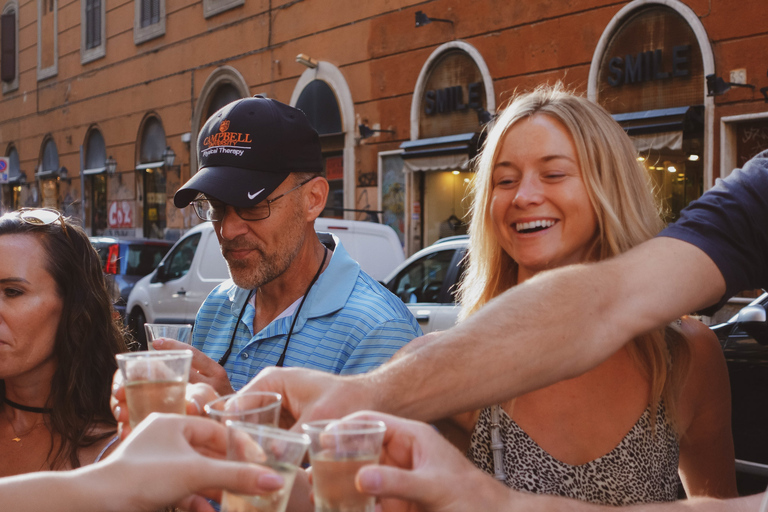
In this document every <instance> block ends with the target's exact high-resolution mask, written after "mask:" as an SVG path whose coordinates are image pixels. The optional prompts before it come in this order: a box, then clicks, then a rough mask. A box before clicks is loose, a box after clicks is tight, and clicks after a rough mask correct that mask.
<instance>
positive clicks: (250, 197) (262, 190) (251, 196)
mask: <svg viewBox="0 0 768 512" xmlns="http://www.w3.org/2000/svg"><path fill="white" fill-rule="evenodd" d="M262 192H264V189H261V190H259V191H258V192H254V193H253V194H251V193H250V192H248V193H247V194H248V199H250V200H253V199H255V198H256V196H257V195H259V194H261V193H262Z"/></svg>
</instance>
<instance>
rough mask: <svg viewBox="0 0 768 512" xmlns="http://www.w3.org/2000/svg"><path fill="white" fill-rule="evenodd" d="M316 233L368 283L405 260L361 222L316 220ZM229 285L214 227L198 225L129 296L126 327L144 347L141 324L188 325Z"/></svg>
mask: <svg viewBox="0 0 768 512" xmlns="http://www.w3.org/2000/svg"><path fill="white" fill-rule="evenodd" d="M315 230H316V231H319V232H330V233H333V234H334V235H336V236H337V237H339V240H340V241H341V243H342V245H343V246H344V248H345V249H346V250H347V252H348V253H349V254H350V256H352V258H354V259H356V260H357V261H358V262H359V263H360V267H361V268H362V269H363V270H365V271H366V272H367V273H368V274H369V275H370V276H371V277H373V278H374V279H377V280H383V279H384V278H385V277H386V276H387V275H388V274H389V273H390V272H391V271H392V270H393V269H394V268H395V267H397V266H398V265H399V264H400V263H402V262H403V261H404V260H405V255H404V253H403V248H402V246H401V245H400V241H399V239H398V238H397V234H396V233H395V231H394V230H393V229H392V228H390V227H389V226H384V225H382V224H374V223H372V222H364V221H349V220H338V219H326V218H319V219H317V221H316V222H315ZM226 279H229V271H228V269H227V264H226V262H225V261H224V257H223V256H222V255H221V249H220V248H219V241H218V240H217V239H216V233H214V231H213V224H211V223H210V222H204V223H202V224H199V225H197V226H195V227H193V228H192V229H190V230H189V231H187V232H186V233H184V235H183V236H182V237H181V238H180V239H179V241H178V242H176V244H175V245H174V246H173V247H172V248H171V250H170V251H168V254H166V255H165V257H164V258H163V260H162V261H161V262H160V265H159V266H158V267H157V268H156V269H155V270H154V271H152V273H150V274H149V275H147V276H145V277H143V278H142V279H140V280H139V281H138V282H137V283H136V285H135V286H134V287H133V290H132V291H131V294H130V295H129V296H128V302H127V305H126V324H127V326H128V328H129V329H130V330H131V332H132V333H133V334H134V336H136V338H137V339H138V341H139V342H140V343H141V344H142V345H144V344H146V341H145V337H144V324H145V323H146V322H149V323H172V324H179V323H181V324H192V323H194V321H195V315H197V310H198V309H200V305H201V304H202V303H203V301H204V300H205V298H206V297H207V296H208V294H209V293H210V292H211V290H213V289H214V288H215V287H216V285H218V284H219V283H221V282H222V281H224V280H226Z"/></svg>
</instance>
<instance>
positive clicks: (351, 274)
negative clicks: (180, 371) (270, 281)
mask: <svg viewBox="0 0 768 512" xmlns="http://www.w3.org/2000/svg"><path fill="white" fill-rule="evenodd" d="M334 241H335V242H336V248H335V250H334V251H333V255H332V256H331V261H330V263H329V264H328V267H327V268H326V269H325V271H324V272H323V273H322V274H320V277H319V278H318V280H317V282H316V283H315V285H314V286H313V287H312V289H311V290H310V292H309V295H308V296H307V299H306V301H305V302H304V306H303V307H302V308H301V311H300V312H299V318H298V319H297V320H296V326H295V327H294V329H293V334H292V335H291V340H290V343H289V345H288V350H287V352H286V355H285V362H284V366H286V367H290V366H293V367H303V368H313V369H316V370H322V371H326V372H331V373H337V374H355V373H365V372H367V371H369V370H372V369H374V368H376V367H378V366H379V365H381V364H382V363H384V362H386V361H387V360H389V359H390V358H391V357H392V355H393V354H394V353H395V352H397V351H398V350H399V349H400V347H402V346H403V345H405V344H406V343H408V342H409V341H410V340H412V339H413V338H416V337H418V336H421V334H422V333H421V328H420V327H419V324H418V323H417V322H416V319H415V318H414V317H413V315H411V313H410V312H409V311H408V308H406V307H405V305H404V304H403V302H402V301H401V300H400V299H399V298H397V297H396V296H395V295H393V294H392V293H390V292H389V290H387V289H386V288H384V287H383V286H382V285H381V284H380V283H379V282H377V281H376V280H374V279H373V278H372V277H370V276H369V275H368V274H366V273H365V272H363V271H362V270H360V265H359V264H358V263H357V262H356V261H355V260H353V259H352V258H351V257H350V256H349V254H348V253H347V251H346V250H344V248H343V247H342V245H341V243H340V242H339V241H338V238H336V237H334ZM248 295H249V290H244V289H242V288H238V287H237V286H236V285H235V284H234V283H233V282H232V280H231V279H229V280H227V281H224V282H223V283H221V284H220V285H219V286H217V287H216V288H214V289H213V291H212V292H211V293H210V295H208V298H206V299H205V302H203V305H202V306H201V307H200V310H199V311H198V313H197V318H196V320H195V328H194V332H193V335H192V345H193V346H194V347H195V348H197V349H199V350H201V351H202V352H204V353H205V354H206V355H207V356H208V357H210V358H211V359H213V360H214V361H218V360H219V359H220V358H221V356H223V355H224V353H225V352H226V351H227V348H228V347H229V342H230V339H231V338H232V333H233V330H234V329H235V323H236V322H237V317H238V316H239V315H240V311H241V310H242V308H243V306H244V305H245V302H246V299H247V297H248ZM255 314H256V310H255V309H254V307H253V305H252V304H247V305H245V312H244V313H243V318H242V320H241V321H240V323H239V324H238V325H237V333H236V335H235V341H234V344H233V347H232V353H231V354H230V355H229V358H228V360H227V362H226V363H225V365H224V368H225V369H226V370H227V374H228V375H229V380H230V382H231V383H232V387H233V388H234V390H235V391H238V390H240V389H241V388H242V387H243V386H245V385H246V384H247V383H248V382H249V381H250V380H251V379H253V378H254V377H255V376H256V375H257V374H258V373H259V372H260V371H261V370H262V369H263V368H266V367H268V366H274V365H276V364H277V362H278V360H279V359H280V355H281V354H282V352H283V348H284V347H285V342H286V339H287V336H288V331H289V330H290V328H291V322H292V321H293V317H294V315H295V314H296V313H295V312H294V313H293V314H291V315H289V316H285V317H283V318H278V319H276V320H274V321H273V322H272V323H270V324H269V325H268V326H266V327H265V328H264V329H262V330H261V331H260V332H258V333H254V332H253V318H254V316H255Z"/></svg>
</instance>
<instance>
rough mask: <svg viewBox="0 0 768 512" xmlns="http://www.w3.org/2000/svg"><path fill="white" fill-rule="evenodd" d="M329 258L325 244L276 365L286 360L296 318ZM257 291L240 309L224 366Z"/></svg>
mask: <svg viewBox="0 0 768 512" xmlns="http://www.w3.org/2000/svg"><path fill="white" fill-rule="evenodd" d="M326 259H328V250H327V249H326V248H325V246H323V261H322V262H321V263H320V268H318V269H317V272H315V277H313V278H312V281H311V282H310V283H309V286H307V291H305V292H304V296H303V297H302V298H301V302H300V303H299V307H298V308H297V309H296V313H295V314H294V315H293V321H292V322H291V328H290V329H289V330H288V338H287V339H286V340H285V347H283V353H282V354H281V355H280V359H278V360H277V364H276V365H275V366H283V363H284V362H285V354H286V353H287V352H288V343H290V342H291V335H293V328H294V327H295V326H296V320H298V318H299V313H300V312H301V308H302V306H304V301H305V300H307V295H309V291H310V290H311V289H312V286H313V285H314V284H315V282H316V281H317V280H318V278H319V277H320V274H321V273H322V272H323V267H324V266H325V260H326ZM254 293H255V290H251V291H250V292H248V297H247V298H246V299H245V304H243V308H242V309H241V310H240V315H238V317H237V322H236V323H235V328H234V330H233V331H232V337H231V338H230V340H229V347H228V348H227V351H226V352H225V353H224V355H223V356H221V359H219V364H220V365H221V366H224V365H225V364H226V362H227V359H229V355H230V354H231V353H232V347H233V346H234V345H235V336H236V335H237V328H238V326H239V325H240V321H241V320H242V319H243V314H244V313H245V308H246V307H248V301H249V300H251V295H253V294H254Z"/></svg>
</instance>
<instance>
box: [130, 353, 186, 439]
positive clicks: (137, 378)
mask: <svg viewBox="0 0 768 512" xmlns="http://www.w3.org/2000/svg"><path fill="white" fill-rule="evenodd" d="M116 357H117V364H118V366H119V368H120V371H121V372H122V374H123V381H124V383H125V400H126V402H127V403H128V416H129V418H130V424H131V428H133V427H135V426H136V425H138V424H139V423H140V422H141V421H142V420H143V419H144V418H146V417H147V416H149V415H150V414H151V413H153V412H170V413H176V414H184V413H185V412H186V401H185V394H186V390H187V382H189V368H190V366H191V364H192V351H191V350H163V351H155V352H130V353H126V354H117V356H116Z"/></svg>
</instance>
